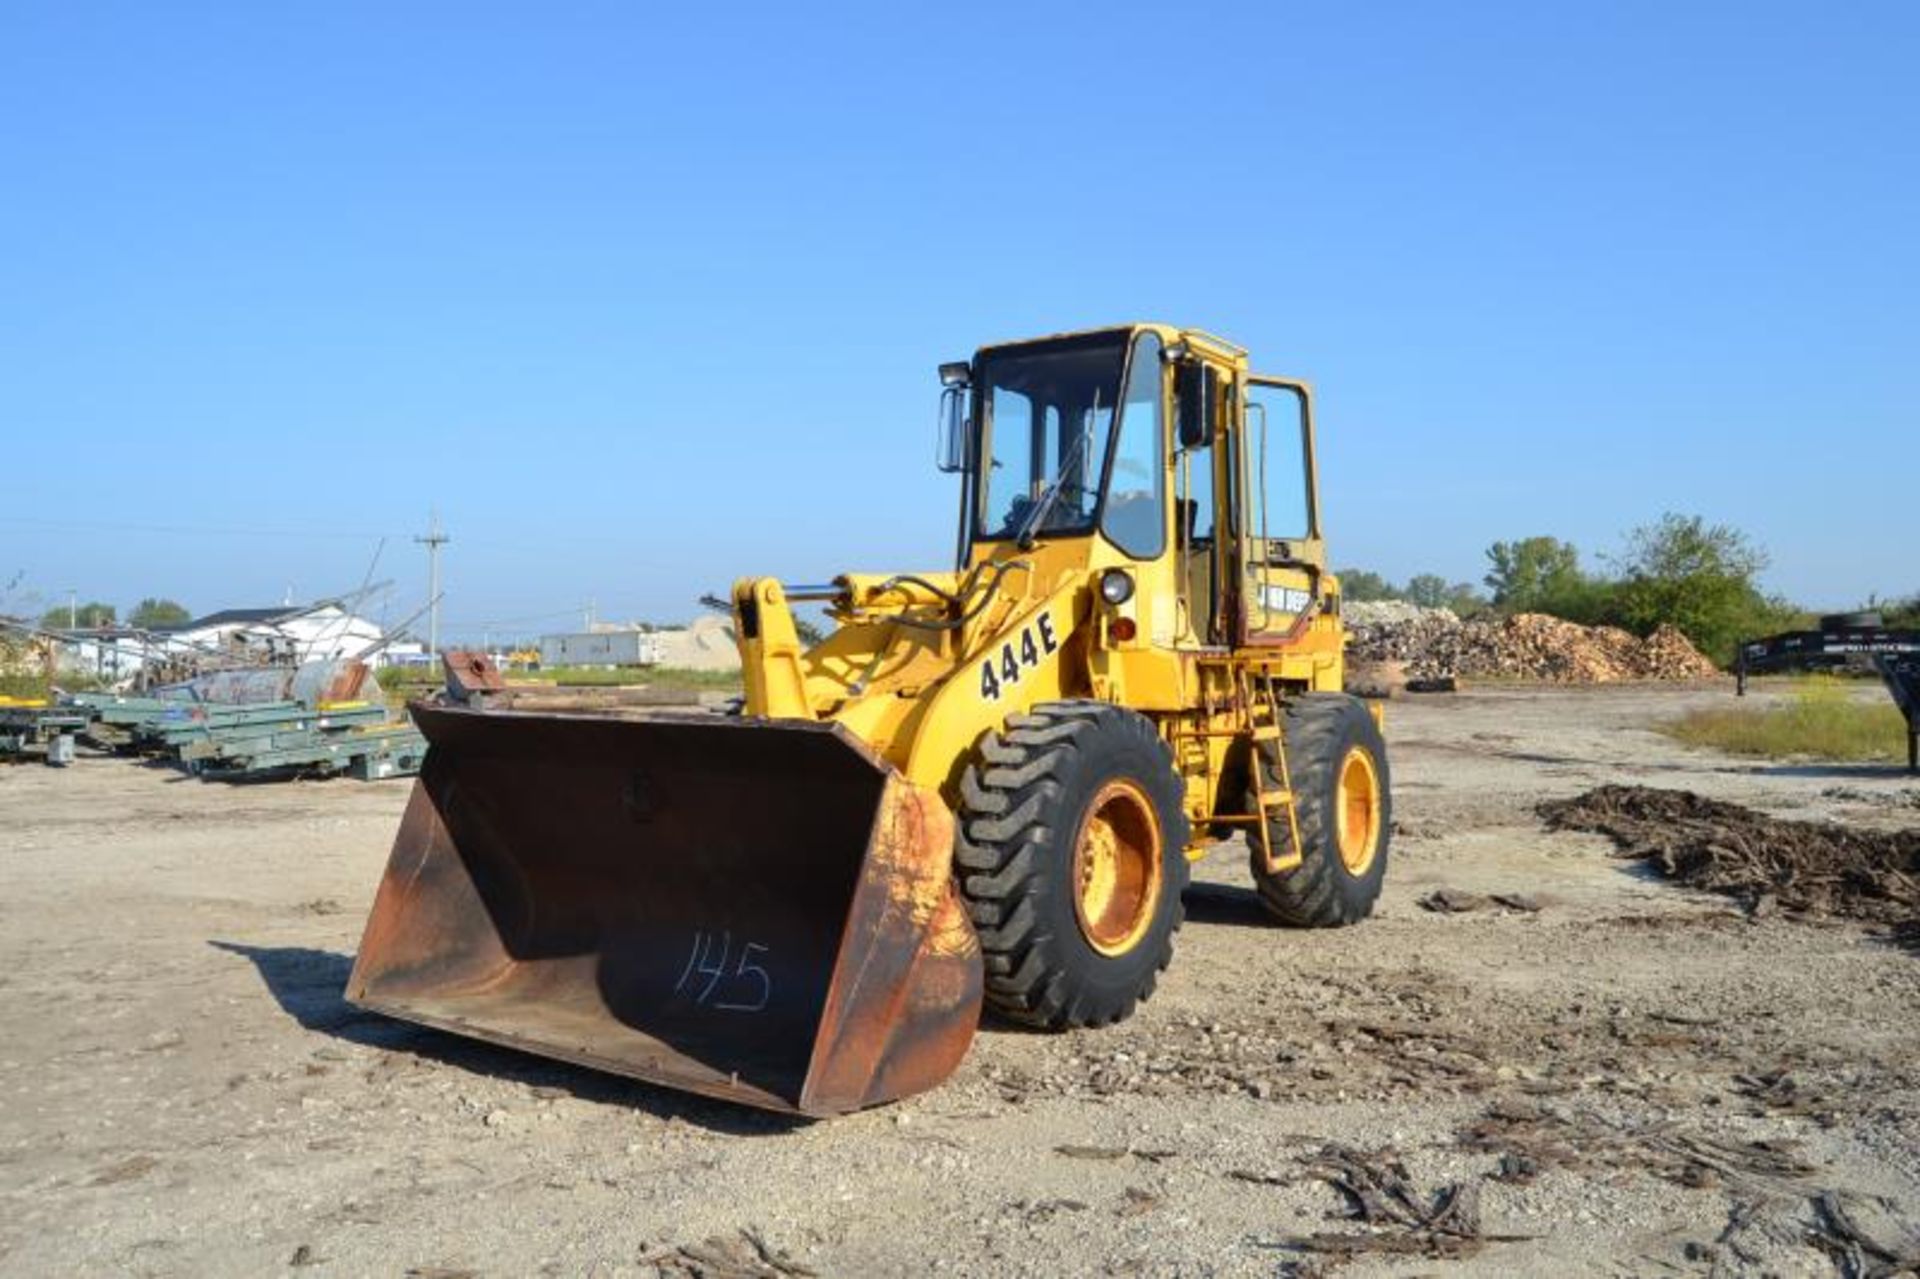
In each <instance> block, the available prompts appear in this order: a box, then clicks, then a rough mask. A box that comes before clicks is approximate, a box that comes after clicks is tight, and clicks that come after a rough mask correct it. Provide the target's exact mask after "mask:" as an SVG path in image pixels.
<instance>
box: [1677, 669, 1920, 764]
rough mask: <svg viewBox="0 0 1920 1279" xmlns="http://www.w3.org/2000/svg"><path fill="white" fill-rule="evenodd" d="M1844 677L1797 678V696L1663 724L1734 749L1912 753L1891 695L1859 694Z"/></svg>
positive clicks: (1893, 756)
mask: <svg viewBox="0 0 1920 1279" xmlns="http://www.w3.org/2000/svg"><path fill="white" fill-rule="evenodd" d="M1852 687H1855V686H1854V685H1850V684H1849V683H1848V682H1846V681H1843V680H1837V679H1833V678H1830V677H1829V678H1821V677H1813V678H1809V679H1806V680H1801V681H1796V682H1795V686H1794V688H1793V691H1792V696H1791V698H1790V699H1789V700H1788V701H1787V702H1786V703H1784V704H1782V705H1777V706H1740V707H1727V708H1725V709H1719V708H1716V709H1713V710H1698V711H1692V712H1689V713H1688V714H1686V715H1683V716H1681V717H1680V718H1679V719H1677V720H1673V721H1671V722H1670V723H1667V724H1663V725H1661V726H1660V731H1661V732H1663V733H1665V734H1666V735H1667V736H1669V737H1672V738H1675V739H1677V740H1679V741H1682V742H1686V743H1687V744H1688V745H1691V746H1710V747H1712V748H1714V749H1715V750H1722V751H1726V752H1727V753H1728V754H1732V755H1753V756H1759V757H1762V758H1765V759H1785V758H1787V757H1789V756H1794V755H1809V756H1813V757H1815V758H1817V759H1836V760H1893V761H1896V762H1900V761H1904V760H1905V759H1906V757H1907V724H1906V721H1905V720H1904V719H1902V718H1901V717H1900V711H1899V709H1898V708H1897V707H1895V706H1894V704H1893V702H1892V701H1891V700H1890V699H1878V700H1874V701H1865V700H1859V699H1856V698H1854V697H1853V696H1852V695H1851V688H1852Z"/></svg>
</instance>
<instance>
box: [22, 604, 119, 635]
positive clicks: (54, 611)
mask: <svg viewBox="0 0 1920 1279" xmlns="http://www.w3.org/2000/svg"><path fill="white" fill-rule="evenodd" d="M69 616H71V619H72V620H71V621H69V620H68V619H69ZM40 625H41V626H42V627H43V628H45V629H46V630H49V631H64V630H66V629H67V627H68V626H78V627H92V626H112V625H113V605H111V604H102V603H101V602H100V601H98V600H93V601H90V602H89V603H86V604H81V605H79V606H77V607H75V608H74V609H73V610H71V613H69V610H68V609H67V606H66V605H64V604H62V605H60V606H59V607H58V608H50V609H48V610H47V611H46V612H45V613H43V614H42V615H41V617H40Z"/></svg>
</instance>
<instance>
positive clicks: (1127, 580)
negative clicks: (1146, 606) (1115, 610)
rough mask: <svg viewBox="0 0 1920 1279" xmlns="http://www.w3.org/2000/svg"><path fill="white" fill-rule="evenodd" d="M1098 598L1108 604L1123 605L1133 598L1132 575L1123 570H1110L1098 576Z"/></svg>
mask: <svg viewBox="0 0 1920 1279" xmlns="http://www.w3.org/2000/svg"><path fill="white" fill-rule="evenodd" d="M1100 598H1101V599H1103V600H1105V601H1106V602H1107V603H1109V604H1125V603H1126V602H1127V601H1128V600H1130V599H1132V598H1133V574H1131V573H1129V572H1127V570H1125V569H1123V568H1110V569H1108V570H1107V571H1106V572H1104V573H1102V574H1101V575H1100Z"/></svg>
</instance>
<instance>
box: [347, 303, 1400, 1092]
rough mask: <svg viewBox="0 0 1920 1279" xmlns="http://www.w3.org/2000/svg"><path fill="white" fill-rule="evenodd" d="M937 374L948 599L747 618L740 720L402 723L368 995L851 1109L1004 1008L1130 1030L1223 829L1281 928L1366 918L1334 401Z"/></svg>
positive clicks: (566, 717)
mask: <svg viewBox="0 0 1920 1279" xmlns="http://www.w3.org/2000/svg"><path fill="white" fill-rule="evenodd" d="M940 377H941V381H942V383H943V386H944V390H943V392H942V397H941V412H940V418H939V423H940V426H939V432H938V436H937V441H936V454H937V463H938V465H939V466H940V467H941V469H943V470H946V471H950V472H953V473H955V474H957V475H958V476H959V477H960V493H961V497H960V517H959V536H958V550H957V554H956V563H955V566H954V567H953V568H952V569H951V570H947V571H940V572H922V573H847V574H844V575H842V576H839V577H836V578H834V579H832V581H830V582H825V583H822V584H818V585H783V584H782V583H780V582H778V581H775V580H773V579H771V578H748V579H744V580H742V581H740V582H738V583H736V584H735V585H734V588H733V594H732V601H731V602H732V609H733V620H734V625H735V628H736V630H735V634H736V637H737V639H738V642H739V646H740V654H741V661H742V666H743V673H744V682H745V686H746V687H745V697H744V699H743V702H742V704H741V706H740V707H739V709H738V712H737V713H733V714H717V713H708V714H693V713H683V714H678V715H672V714H664V713H661V714H654V715H651V716H648V717H646V718H641V719H633V718H620V717H616V716H611V715H605V716H594V715H588V714H578V713H574V714H555V713H534V712H531V711H514V710H511V709H499V708H497V707H496V708H489V707H488V705H487V704H486V700H487V695H486V690H485V689H484V688H478V689H474V690H472V691H471V693H470V695H468V691H467V690H465V689H463V688H462V687H461V686H460V685H459V684H458V681H451V682H450V695H449V696H448V697H445V698H442V699H440V700H439V701H438V702H437V703H434V704H427V703H421V704H416V705H415V707H414V709H413V714H414V719H415V721H416V722H417V723H418V724H419V726H420V728H421V730H422V731H423V732H424V733H425V734H426V736H427V738H428V741H429V743H430V749H429V751H428V754H427V758H426V762H425V767H424V769H423V771H422V773H421V776H420V778H419V781H418V782H417V783H416V785H415V788H414V793H413V796H412V799H411V802H410V804H409V806H408V809H407V812H406V815H405V817H404V818H403V820H402V824H401V829H400V832H399V836H398V839H397V841H396V843H395V845H394V849H393V853H392V857H391V859H390V861H389V864H388V866H387V870H386V875H385V878H384V880H383V882H382V883H381V886H380V890H379V895H378V898H377V900H376V901H375V903H374V908H373V914H372V917H371V918H370V920H369V921H368V924H367V930H366V935H365V938H364V940H363V941H362V943H361V947H360V953H359V958H358V961H357V962H356V964H355V966H354V970H353V975H352V977H351V979H350V981H349V984H348V992H347V993H348V997H349V998H350V999H352V1000H353V1001H354V1002H355V1003H357V1004H360V1005H361V1006H363V1007H366V1008H370V1009H375V1010H378V1011H380V1012H383V1013H387V1014H391V1015H393V1016H395V1017H401V1018H405V1019H408V1020H411V1021H415V1022H419V1023H422V1024H425V1025H428V1026H435V1027H439V1028H442V1029H445V1030H450V1031H454V1032H456V1033H459V1034H464V1035H471V1036H475V1037H478V1038H481V1039H486V1040H491V1041H494V1042H498V1043H502V1044H508V1045H512V1046H515V1047H519V1048H524V1049H527V1050H529V1051H532V1052H537V1053H542V1054H546V1055H549V1056H553V1057H559V1058H564V1059H566V1060H570V1061H575V1062H579V1063H583V1064H585V1065H588V1066H594V1067H599V1068H602V1069H606V1070H610V1071H616V1072H620V1073H623V1074H628V1075H633V1076H637V1077H639V1078H641V1079H646V1080H651V1081H654V1082H656V1083H662V1084H667V1085H671V1086H674V1087H678V1088H684V1089H690V1090H693V1091H695V1092H700V1093H705V1094H709V1095H712V1096H717V1097H724V1098H729V1099H732V1100H736V1101H741V1102H747V1103H751V1104H753V1105H758V1106H764V1107H769V1108H772V1109H776V1110H783V1111H789V1112H797V1113H801V1114H807V1115H829V1114H836V1113H841V1112H845V1111H849V1110H854V1109H857V1108H859V1107H862V1106H868V1105H872V1104H875V1103H878V1102H882V1101H887V1100H890V1099H893V1098H897V1097H901V1096H904V1095H906V1094H909V1093H913V1092H916V1091H919V1090H922V1089H925V1088H929V1087H931V1086H933V1085H934V1084H936V1083H938V1082H939V1081H940V1080H942V1079H944V1078H945V1077H946V1076H947V1075H948V1074H949V1073H951V1072H952V1070H953V1069H954V1068H955V1066H956V1065H957V1064H958V1063H959V1061H960V1059H961V1057H962V1056H963V1055H964V1054H965V1052H966V1049H967V1046H968V1044H969V1043H970V1042H971V1040H972V1037H973V1033H974V1029H975V1026H976V1024H977V1023H978V1021H979V1018H980V1015H981V1011H982V1004H983V1003H984V1004H986V1005H990V1006H991V1007H992V1008H993V1009H994V1010H995V1011H996V1012H998V1013H999V1014H1000V1015H1002V1016H1003V1017H1005V1018H1008V1019H1011V1020H1013V1021H1016V1022H1021V1023H1025V1024H1028V1025H1031V1026H1037V1027H1043V1028H1064V1027H1072V1026H1096V1025H1102V1024H1106V1023H1109V1022H1114V1021H1117V1020H1119V1019H1120V1018H1123V1017H1125V1016H1127V1015H1128V1014H1129V1013H1130V1012H1132V1011H1133V1009H1134V1007H1135V1005H1136V1004H1137V1003H1138V1002H1139V1001H1140V1000H1142V999H1145V998H1146V997H1147V996H1148V995H1150V994H1151V993H1152V991H1153V987H1154V982H1155V980H1156V978H1157V977H1158V975H1159V973H1160V972H1161V970H1162V969H1164V968H1165V967H1166V966H1167V963H1168V961H1169V960H1170V959H1171V957H1172V953H1173V938H1174V933H1175V931H1176V930H1177V929H1178V928H1179V926H1180V921H1181V901H1180V897H1181V892H1182V890H1183V889H1184V888H1185V887H1186V884H1187V871H1188V865H1189V863H1190V862H1191V861H1192V860H1194V859H1196V858H1198V857H1200V856H1202V855H1204V854H1205V852H1206V851H1207V849H1208V847H1209V845H1210V844H1211V843H1212V842H1214V841H1216V840H1218V839H1220V838H1222V837H1225V836H1227V835H1229V834H1231V833H1232V832H1235V831H1239V832H1242V833H1244V835H1245V836H1246V842H1247V845H1248V848H1249V850H1250V861H1251V872H1252V877H1253V881H1254V884H1255V886H1256V887H1257V889H1258V891H1259V896H1260V900H1261V901H1262V902H1263V903H1264V904H1265V905H1266V907H1267V908H1268V910H1269V911H1270V912H1271V913H1272V914H1273V915H1274V916H1275V917H1276V918H1277V919H1278V920H1280V921H1282V922H1284V923H1288V924H1293V925H1301V926H1335V925H1341V924H1348V923H1352V922H1354V921H1356V920H1359V919H1361V918H1363V917H1365V916H1366V915H1367V914H1368V913H1369V912H1370V911H1371V910H1372V907H1373V903H1374V900H1375V898H1376V897H1377V896H1378V894H1379V891H1380V884H1381V880H1382V877H1383V876H1384V874H1385V872H1386V866H1387V843H1388V831H1389V827H1390V825H1391V820H1390V788H1389V776H1388V770H1387V756H1386V749H1385V746H1384V744H1383V742H1382V740H1381V734H1380V727H1379V723H1378V716H1377V714H1376V713H1375V712H1373V711H1371V710H1370V709H1369V708H1368V707H1367V706H1366V705H1364V704H1362V703H1361V702H1359V701H1357V700H1355V699H1354V698H1351V697H1348V696H1347V695H1345V694H1344V693H1342V692H1341V691H1340V690H1341V686H1342V666H1343V652H1342V650H1343V646H1344V643H1345V633H1344V631H1343V629H1342V626H1341V621H1340V594H1339V584H1338V582H1337V581H1336V580H1335V578H1334V577H1333V576H1332V575H1331V574H1330V573H1329V572H1328V571H1327V560H1326V550H1325V546H1324V543H1323V541H1322V539H1321V530H1320V520H1319V511H1318V506H1317V498H1316V485H1315V478H1314V450H1313V439H1314V435H1313V416H1312V408H1311V405H1312V400H1311V397H1310V395H1309V393H1308V389H1307V387H1306V386H1305V385H1303V384H1302V383H1299V382H1295V381H1290V380H1287V379H1283V378H1273V377H1263V376H1259V375H1256V374H1255V373H1254V372H1253V371H1252V370H1251V368H1250V367H1249V364H1248V360H1247V353H1246V352H1245V351H1243V350H1241V349H1240V348H1238V347H1236V346H1233V345H1231V344H1230V343H1227V342H1224V341H1222V340H1221V339H1219V338H1217V337H1213V336H1210V335H1208V334H1206V333H1203V332H1199V331H1197V330H1193V329H1180V328H1173V327H1169V326H1166V325H1158V324H1136V325H1128V326H1124V327H1120V328H1111V329H1101V330H1097V331H1092V332H1084V333H1072V334H1066V335H1062V336H1056V337H1049V338H1042V339H1038V340H1033V341H1024V342H1011V343H1006V344H1001V345H995V346H989V347H985V348H983V349H981V350H980V351H978V352H977V353H976V354H975V355H974V357H973V358H972V359H971V360H968V361H964V362H959V363H954V364H947V365H942V366H941V368H940ZM796 604H812V605H815V606H818V607H822V608H824V610H825V611H826V614H827V615H828V616H829V617H830V618H831V619H832V621H833V622H834V623H835V626H834V628H833V629H832V630H831V632H830V633H828V634H827V635H826V637H825V638H824V639H823V640H822V641H820V642H819V643H817V644H814V645H812V646H811V647H809V646H805V645H803V644H802V643H801V642H800V639H799V636H798V633H797V630H796V625H795V614H794V607H795V605H796ZM450 670H451V667H450ZM452 694H459V695H458V696H456V695H452Z"/></svg>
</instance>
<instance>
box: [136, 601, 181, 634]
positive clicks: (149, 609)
mask: <svg viewBox="0 0 1920 1279" xmlns="http://www.w3.org/2000/svg"><path fill="white" fill-rule="evenodd" d="M192 620H193V614H191V613H189V612H187V610H186V608H185V606H184V605H181V604H179V603H177V602H176V601H174V600H169V599H156V598H155V597H153V596H151V595H149V596H148V597H147V598H146V599H143V600H141V601H140V602H139V603H138V604H135V605H134V606H133V612H132V613H130V614H128V616H127V625H129V626H138V627H140V628H142V629H143V630H150V631H151V630H158V629H159V628H161V627H163V626H181V625H184V624H185V623H187V622H190V621H192Z"/></svg>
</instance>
